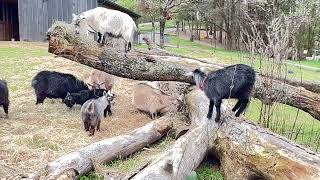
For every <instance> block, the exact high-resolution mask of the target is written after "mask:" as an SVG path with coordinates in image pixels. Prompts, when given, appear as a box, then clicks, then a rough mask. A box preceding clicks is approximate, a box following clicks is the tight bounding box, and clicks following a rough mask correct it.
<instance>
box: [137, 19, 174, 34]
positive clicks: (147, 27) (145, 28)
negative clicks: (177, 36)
mask: <svg viewBox="0 0 320 180" xmlns="http://www.w3.org/2000/svg"><path fill="white" fill-rule="evenodd" d="M175 27H176V24H175V20H168V21H166V28H175ZM138 28H139V31H140V33H144V32H151V31H152V25H151V23H141V24H139V26H138ZM159 29H160V27H159V23H155V30H156V31H157V30H159Z"/></svg>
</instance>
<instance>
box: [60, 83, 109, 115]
mask: <svg viewBox="0 0 320 180" xmlns="http://www.w3.org/2000/svg"><path fill="white" fill-rule="evenodd" d="M104 92H107V90H105V89H93V90H82V91H80V92H79V93H71V94H70V93H68V94H67V96H66V97H65V98H64V100H63V102H64V103H65V104H66V105H67V106H68V107H69V108H72V107H73V106H74V105H76V104H79V105H83V104H84V103H85V102H86V101H88V100H90V99H97V98H100V97H102V96H103V94H104ZM107 114H109V115H110V116H111V115H112V112H111V103H110V105H108V106H107V108H106V109H105V111H104V117H106V116H107Z"/></svg>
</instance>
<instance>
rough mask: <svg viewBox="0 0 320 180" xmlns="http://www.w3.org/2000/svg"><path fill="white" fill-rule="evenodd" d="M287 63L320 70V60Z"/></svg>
mask: <svg viewBox="0 0 320 180" xmlns="http://www.w3.org/2000/svg"><path fill="white" fill-rule="evenodd" d="M289 62H291V63H295V64H301V65H305V66H310V67H316V68H320V60H316V61H307V60H302V61H289ZM319 79H320V78H319Z"/></svg>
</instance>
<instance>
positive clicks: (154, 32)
mask: <svg viewBox="0 0 320 180" xmlns="http://www.w3.org/2000/svg"><path fill="white" fill-rule="evenodd" d="M151 25H152V32H151V33H152V42H153V43H154V44H155V43H156V26H155V25H154V20H152V22H151Z"/></svg>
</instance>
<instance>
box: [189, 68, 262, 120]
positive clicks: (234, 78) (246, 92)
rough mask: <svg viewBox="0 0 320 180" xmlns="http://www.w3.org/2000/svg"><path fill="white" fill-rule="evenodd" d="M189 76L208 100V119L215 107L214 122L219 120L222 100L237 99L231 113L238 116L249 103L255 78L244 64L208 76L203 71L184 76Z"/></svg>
mask: <svg viewBox="0 0 320 180" xmlns="http://www.w3.org/2000/svg"><path fill="white" fill-rule="evenodd" d="M190 75H192V76H193V78H194V81H195V83H196V85H197V86H198V87H199V88H200V89H201V90H203V91H204V92H205V94H206V95H207V97H208V98H209V99H210V105H209V111H208V115H207V118H208V119H211V117H212V111H213V106H215V107H216V111H217V116H216V119H215V121H216V122H218V121H219V120H220V116H221V112H220V106H221V102H222V99H229V98H236V99H238V102H237V103H236V105H235V106H234V107H233V109H232V111H233V112H235V111H237V112H236V117H239V116H240V114H241V113H242V112H243V111H244V110H245V109H246V107H247V105H248V103H249V100H250V96H251V91H252V89H253V86H254V83H255V77H256V74H255V71H254V70H253V69H252V68H251V67H250V66H247V65H245V64H236V65H232V66H228V67H225V68H223V69H220V70H218V71H215V72H211V73H209V74H208V75H206V74H205V73H204V72H203V70H201V69H196V70H194V71H192V72H191V73H187V74H186V76H190Z"/></svg>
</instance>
